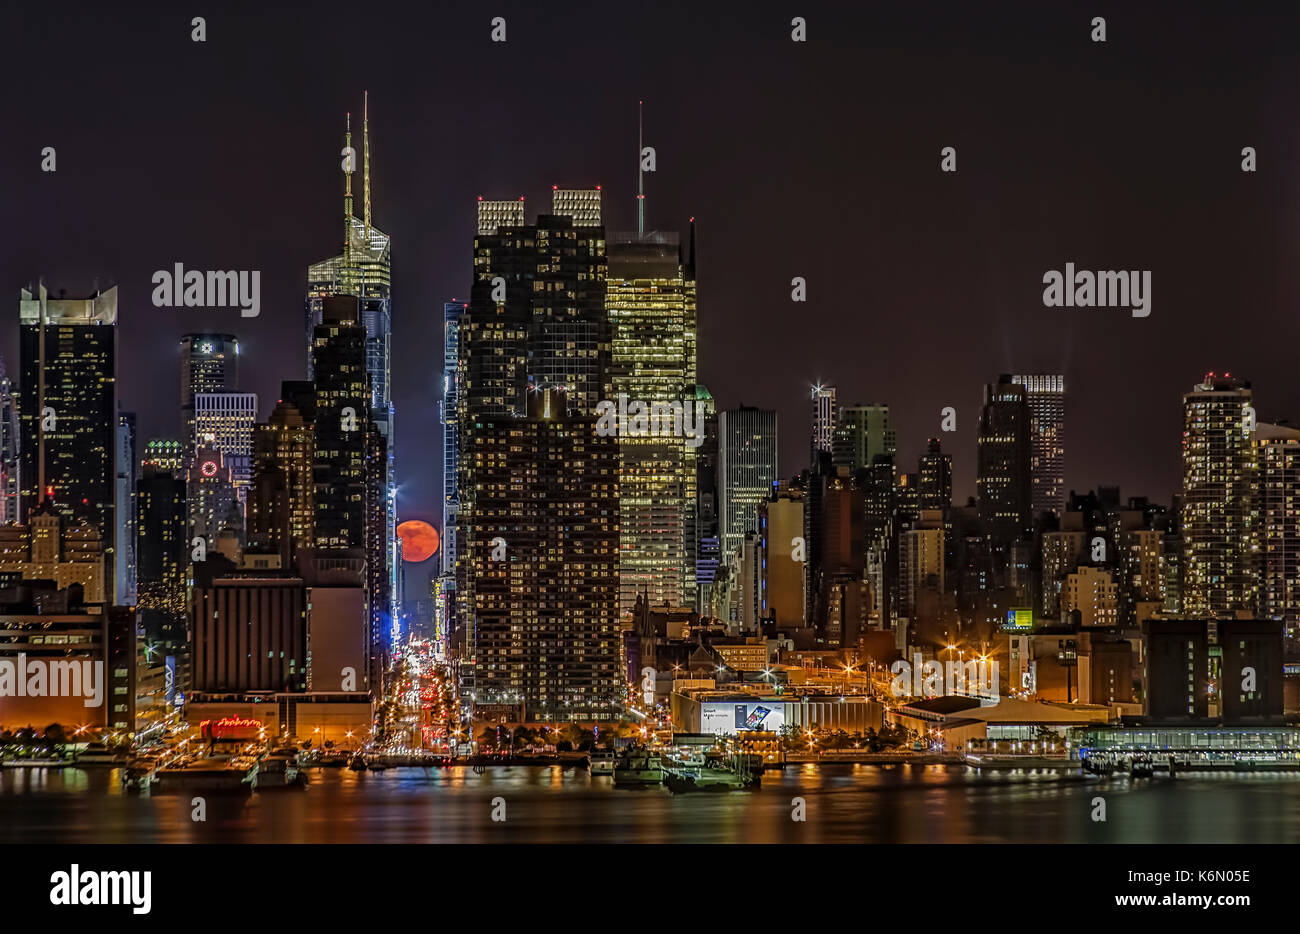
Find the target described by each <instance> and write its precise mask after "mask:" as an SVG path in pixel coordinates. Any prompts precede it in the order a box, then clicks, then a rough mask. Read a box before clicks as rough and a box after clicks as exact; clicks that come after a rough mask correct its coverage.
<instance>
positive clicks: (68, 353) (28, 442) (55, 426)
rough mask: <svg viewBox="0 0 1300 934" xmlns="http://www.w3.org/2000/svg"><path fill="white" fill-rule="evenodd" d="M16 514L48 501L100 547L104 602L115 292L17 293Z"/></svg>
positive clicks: (109, 574)
mask: <svg viewBox="0 0 1300 934" xmlns="http://www.w3.org/2000/svg"><path fill="white" fill-rule="evenodd" d="M20 322H21V324H20V327H19V346H20V357H21V364H22V381H21V396H20V399H21V404H20V406H19V424H20V434H21V439H20V440H21V468H20V476H21V478H22V512H23V515H29V514H30V513H31V511H32V510H33V509H35V508H36V506H37V505H38V504H39V503H40V502H42V501H43V500H45V499H47V498H48V499H50V500H51V501H52V502H53V503H54V506H55V509H56V510H57V511H58V512H59V514H60V515H61V516H63V518H64V519H65V521H71V520H74V519H85V520H87V521H89V522H90V523H92V524H93V525H94V526H95V527H96V528H98V529H99V532H100V535H101V536H102V538H103V542H104V560H105V565H106V574H105V580H106V582H109V583H108V584H107V586H108V590H109V595H110V599H116V595H115V594H113V593H112V591H113V584H112V583H111V582H112V581H113V579H114V574H113V570H114V568H115V566H116V555H117V544H118V543H117V536H118V531H119V530H118V527H117V470H116V461H117V288H116V287H114V288H111V289H109V290H108V291H107V292H98V293H96V294H95V295H92V296H90V297H89V298H86V299H65V298H57V299H55V298H50V297H49V296H48V294H47V293H46V290H45V287H44V286H41V287H40V288H39V289H38V290H37V292H36V293H35V294H33V293H32V292H29V291H27V290H25V289H24V290H23V292H22V300H21V307H20Z"/></svg>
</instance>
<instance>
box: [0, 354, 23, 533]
mask: <svg viewBox="0 0 1300 934" xmlns="http://www.w3.org/2000/svg"><path fill="white" fill-rule="evenodd" d="M18 472H19V468H18V398H17V395H16V394H15V392H14V388H13V384H12V383H10V381H9V376H8V374H7V373H6V372H5V365H4V359H3V358H0V525H4V524H8V523H10V522H21V521H22V518H21V514H20V510H19V508H18V505H19V500H20V495H19V494H20V493H21V491H22V486H21V484H20V483H19V481H18Z"/></svg>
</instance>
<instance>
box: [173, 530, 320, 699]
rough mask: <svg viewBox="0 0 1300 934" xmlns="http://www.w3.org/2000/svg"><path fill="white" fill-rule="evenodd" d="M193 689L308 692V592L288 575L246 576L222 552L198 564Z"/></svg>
mask: <svg viewBox="0 0 1300 934" xmlns="http://www.w3.org/2000/svg"><path fill="white" fill-rule="evenodd" d="M194 576H195V581H194V593H193V599H192V601H191V608H190V632H191V652H192V655H191V663H190V677H191V690H192V691H194V692H197V693H199V694H203V693H214V694H224V693H241V694H242V693H248V692H250V691H270V692H277V691H305V690H306V689H307V664H308V653H307V625H306V590H305V588H304V586H303V581H302V578H300V577H297V576H294V575H292V574H288V573H284V572H279V573H277V572H242V571H237V570H235V568H234V565H233V564H232V563H231V562H229V561H226V560H224V559H223V558H222V557H221V556H220V555H210V556H209V557H208V560H206V561H203V562H201V563H196V564H195V570H194Z"/></svg>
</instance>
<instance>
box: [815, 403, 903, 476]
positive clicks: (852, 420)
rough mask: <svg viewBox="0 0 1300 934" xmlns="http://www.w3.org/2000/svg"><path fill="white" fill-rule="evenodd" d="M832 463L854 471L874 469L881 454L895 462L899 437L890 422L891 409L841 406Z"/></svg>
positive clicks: (833, 444) (875, 406) (832, 444)
mask: <svg viewBox="0 0 1300 934" xmlns="http://www.w3.org/2000/svg"><path fill="white" fill-rule="evenodd" d="M831 448H832V457H831V461H832V464H833V465H834V466H836V467H847V468H848V469H849V470H850V471H854V470H860V469H861V468H863V467H870V466H871V465H872V464H873V463H874V462H875V460H876V458H877V457H879V456H881V455H886V456H888V457H889V458H890V459H891V460H892V459H893V457H894V456H895V454H897V452H898V434H897V432H895V431H894V428H893V426H892V425H891V424H890V420H889V406H887V405H880V404H877V403H873V404H871V405H846V406H841V407H840V411H839V418H838V421H837V423H836V427H835V434H834V437H833V438H832V440H831Z"/></svg>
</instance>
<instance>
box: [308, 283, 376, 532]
mask: <svg viewBox="0 0 1300 934" xmlns="http://www.w3.org/2000/svg"><path fill="white" fill-rule="evenodd" d="M322 317H323V320H322V322H321V323H320V324H319V325H317V326H316V329H315V343H314V346H313V347H312V360H313V366H312V370H313V373H314V374H315V387H316V392H315V400H316V412H315V418H314V419H313V428H312V433H313V438H314V445H315V457H314V461H313V481H312V482H313V485H314V490H313V495H312V503H313V508H312V512H313V519H312V524H313V527H314V533H315V539H316V542H315V544H316V546H317V547H318V548H336V549H347V548H364V547H365V528H366V515H365V500H366V492H365V486H366V432H367V422H368V418H367V415H368V408H367V400H368V399H369V387H368V380H367V374H366V366H365V360H366V349H365V342H366V332H365V328H364V327H363V326H362V325H361V323H360V321H359V320H358V307H357V299H356V297H355V296H352V295H340V296H330V297H327V298H325V300H324V302H323V305H322Z"/></svg>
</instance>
